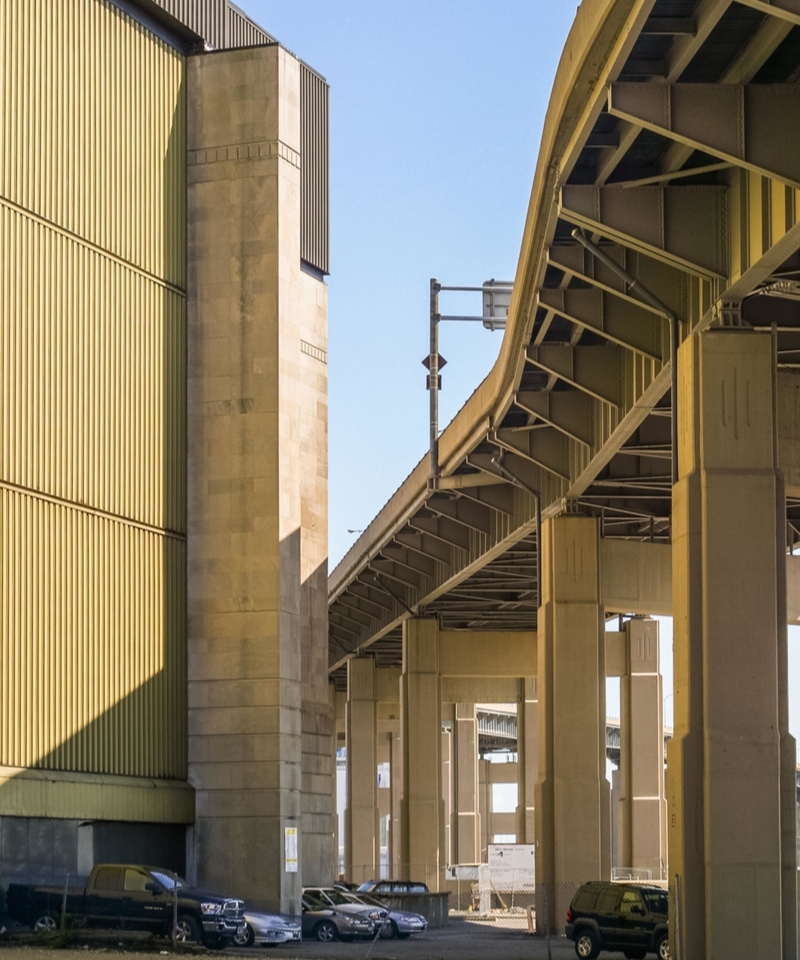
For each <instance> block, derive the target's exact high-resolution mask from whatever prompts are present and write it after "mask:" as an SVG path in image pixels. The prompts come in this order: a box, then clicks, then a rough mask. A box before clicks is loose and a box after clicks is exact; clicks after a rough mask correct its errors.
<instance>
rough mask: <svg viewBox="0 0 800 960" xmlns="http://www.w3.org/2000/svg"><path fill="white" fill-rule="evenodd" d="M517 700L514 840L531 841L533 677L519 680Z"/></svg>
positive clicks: (535, 772)
mask: <svg viewBox="0 0 800 960" xmlns="http://www.w3.org/2000/svg"><path fill="white" fill-rule="evenodd" d="M520 688H521V689H520V693H521V694H522V696H521V698H520V700H519V702H518V703H517V762H518V765H517V771H518V773H519V777H518V780H517V843H534V842H535V840H536V818H535V815H534V809H535V807H534V795H535V792H536V781H537V779H538V777H539V699H538V697H539V694H538V687H537V683H536V677H523V678H522V680H520Z"/></svg>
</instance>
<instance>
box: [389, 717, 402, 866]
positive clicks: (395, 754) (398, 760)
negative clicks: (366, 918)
mask: <svg viewBox="0 0 800 960" xmlns="http://www.w3.org/2000/svg"><path fill="white" fill-rule="evenodd" d="M390 783H391V805H392V822H391V826H390V839H389V863H390V864H391V875H392V876H393V877H400V876H402V863H403V839H402V838H403V822H402V812H401V811H402V800H403V729H402V723H401V724H398V726H397V728H396V729H395V731H394V733H393V735H392V775H391V780H390Z"/></svg>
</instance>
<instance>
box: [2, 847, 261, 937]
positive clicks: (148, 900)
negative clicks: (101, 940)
mask: <svg viewBox="0 0 800 960" xmlns="http://www.w3.org/2000/svg"><path fill="white" fill-rule="evenodd" d="M173 876H174V875H173V874H172V873H171V872H170V871H169V870H165V869H163V868H161V867H146V866H141V865H140V864H129V863H103V864H98V865H97V866H96V867H95V868H94V869H93V870H92V872H91V873H90V874H89V878H88V880H87V881H86V887H85V888H83V887H77V888H76V887H71V888H67V889H66V899H65V889H64V887H57V886H31V885H28V884H21V883H12V884H9V887H8V892H7V895H6V899H7V903H8V913H9V915H10V917H11V919H12V920H16V921H17V922H18V923H22V924H26V925H27V926H32V927H33V928H34V929H37V930H52V929H55V928H57V927H58V926H59V924H60V921H61V911H62V909H64V908H66V913H67V915H68V917H69V919H70V923H72V924H73V925H81V926H90V927H106V928H108V929H112V930H145V931H147V930H149V931H150V932H152V933H154V934H156V935H159V936H172V925H173V917H174V916H175V906H174V900H175V896H176V894H177V901H178V903H177V927H176V933H177V938H178V940H181V941H184V942H186V941H195V942H197V943H205V945H206V946H208V947H223V946H226V945H227V944H228V943H232V942H233V938H234V937H236V936H241V935H242V934H243V933H244V932H245V919H244V903H243V901H241V900H234V899H230V898H227V897H220V896H218V895H217V894H214V893H206V892H205V891H203V890H195V889H193V888H192V887H188V886H187V885H186V883H185V881H183V880H181V879H180V877H177V878H176V879H175V880H173ZM176 885H177V890H175V886H176Z"/></svg>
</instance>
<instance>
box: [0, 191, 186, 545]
mask: <svg viewBox="0 0 800 960" xmlns="http://www.w3.org/2000/svg"><path fill="white" fill-rule="evenodd" d="M0 246H1V247H2V251H3V261H2V262H3V267H2V270H1V271H0V331H2V336H0V377H2V384H1V385H0V391H1V393H0V395H1V396H2V411H1V420H2V422H1V424H0V426H1V427H2V436H3V443H2V447H0V477H2V478H3V480H5V481H6V482H7V483H9V484H13V485H15V486H18V487H23V488H27V489H30V490H37V491H40V492H43V493H47V494H49V495H51V496H53V497H58V498H60V499H63V500H70V501H74V502H76V503H81V504H86V505H88V506H91V507H94V508H96V509H97V510H102V511H104V512H106V513H111V514H115V515H120V516H124V517H128V518H131V519H133V520H136V521H138V522H140V523H145V524H149V525H151V526H154V527H163V528H166V529H169V530H173V531H179V532H182V533H183V532H185V530H186V483H185V471H186V392H185V391H186V386H185V385H186V300H185V298H184V297H183V296H182V295H180V294H178V293H176V292H175V291H173V290H171V289H169V288H168V287H165V286H164V285H163V284H160V283H157V282H155V281H153V280H152V279H150V278H149V277H147V276H145V275H142V274H141V273H137V272H135V271H132V270H130V269H129V268H127V267H126V266H125V265H124V264H121V263H119V262H118V261H115V260H113V259H110V258H108V257H104V256H102V255H101V254H99V253H96V252H95V251H94V250H92V249H91V248H87V246H86V245H85V244H81V243H79V242H76V241H75V240H73V239H72V238H71V237H68V236H65V235H64V234H62V233H59V232H58V231H56V230H53V229H51V228H49V227H47V226H45V225H43V224H42V223H40V222H37V221H36V220H34V219H32V218H30V217H28V216H25V215H24V214H21V213H18V212H17V211H15V210H13V209H9V208H8V207H4V206H2V205H0Z"/></svg>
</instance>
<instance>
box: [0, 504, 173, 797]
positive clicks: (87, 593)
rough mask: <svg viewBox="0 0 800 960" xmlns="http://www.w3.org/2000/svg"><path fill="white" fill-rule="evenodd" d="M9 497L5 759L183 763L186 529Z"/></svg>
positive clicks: (1, 741) (113, 769)
mask: <svg viewBox="0 0 800 960" xmlns="http://www.w3.org/2000/svg"><path fill="white" fill-rule="evenodd" d="M0 505H1V506H0V542H1V543H2V558H3V570H2V581H1V583H2V587H1V589H2V609H1V610H0V623H1V624H2V632H1V633H0V637H1V638H2V640H1V643H2V646H1V647H0V651H1V652H2V655H1V656H0V660H1V664H0V666H1V669H0V690H2V697H0V711H1V712H2V716H0V765H7V766H16V767H39V768H44V769H50V770H79V771H87V772H89V771H91V772H94V773H116V774H130V775H133V776H149V777H171V778H183V777H185V776H186V737H187V732H186V715H187V707H186V641H185V637H186V624H185V606H184V603H183V602H182V598H183V597H184V596H185V577H186V545H185V543H184V542H183V541H182V540H178V539H173V538H170V537H163V536H160V535H158V534H156V533H152V532H150V531H147V530H142V529H138V528H136V527H132V526H130V525H128V524H124V523H119V522H116V521H113V520H108V519H107V518H103V517H98V516H95V515H92V514H91V513H87V512H83V511H79V510H75V509H73V508H70V507H65V506H64V505H62V504H58V503H52V502H48V501H46V500H42V499H39V498H37V497H32V496H27V495H25V494H21V493H18V492H15V491H12V490H8V489H5V488H3V489H0Z"/></svg>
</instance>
